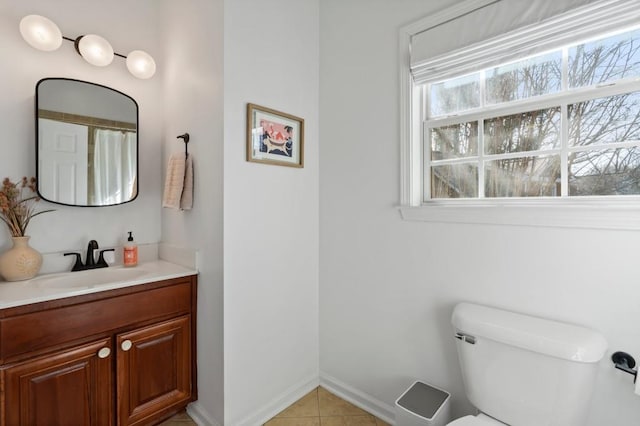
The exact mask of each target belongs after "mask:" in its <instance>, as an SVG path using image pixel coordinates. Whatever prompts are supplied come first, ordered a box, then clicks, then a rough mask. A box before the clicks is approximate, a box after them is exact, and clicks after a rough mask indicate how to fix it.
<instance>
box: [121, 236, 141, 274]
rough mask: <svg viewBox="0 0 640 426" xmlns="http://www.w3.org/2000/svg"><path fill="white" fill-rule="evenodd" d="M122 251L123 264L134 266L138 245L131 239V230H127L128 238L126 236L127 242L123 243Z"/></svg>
mask: <svg viewBox="0 0 640 426" xmlns="http://www.w3.org/2000/svg"><path fill="white" fill-rule="evenodd" d="M122 252H123V255H124V259H123V261H122V263H123V264H124V266H136V265H137V264H138V245H137V244H136V243H135V242H134V241H133V235H131V231H129V238H127V243H126V244H125V245H124V247H123V250H122Z"/></svg>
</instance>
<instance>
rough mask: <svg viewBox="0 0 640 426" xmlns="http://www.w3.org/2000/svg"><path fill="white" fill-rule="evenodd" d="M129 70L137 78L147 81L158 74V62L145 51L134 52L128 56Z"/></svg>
mask: <svg viewBox="0 0 640 426" xmlns="http://www.w3.org/2000/svg"><path fill="white" fill-rule="evenodd" d="M127 69H128V70H129V72H130V73H131V74H133V75H134V76H135V77H138V78H141V79H147V78H151V77H153V75H154V74H155V73H156V62H155V61H154V60H153V58H152V57H151V55H149V54H148V53H147V52H145V51H143V50H134V51H133V52H131V53H129V54H128V55H127Z"/></svg>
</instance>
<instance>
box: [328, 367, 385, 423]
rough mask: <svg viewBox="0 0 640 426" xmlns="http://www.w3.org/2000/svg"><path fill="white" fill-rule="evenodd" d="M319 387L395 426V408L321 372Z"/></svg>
mask: <svg viewBox="0 0 640 426" xmlns="http://www.w3.org/2000/svg"><path fill="white" fill-rule="evenodd" d="M320 386H322V387H323V388H325V389H326V390H328V391H329V392H331V393H332V394H334V395H336V396H339V397H340V398H342V399H344V400H345V401H348V402H350V403H352V404H353V405H355V406H357V407H359V408H362V409H363V410H365V411H366V412H368V413H371V414H373V415H374V416H376V417H377V418H379V419H380V420H384V421H385V422H387V423H389V424H390V425H395V408H394V407H393V406H391V405H389V404H387V403H385V402H382V401H380V400H379V399H376V398H374V397H372V396H371V395H368V394H366V393H364V392H361V391H359V390H358V389H356V388H353V387H351V386H349V385H348V384H346V383H344V382H341V381H340V380H338V379H336V378H335V377H332V376H330V375H328V374H326V373H323V372H320Z"/></svg>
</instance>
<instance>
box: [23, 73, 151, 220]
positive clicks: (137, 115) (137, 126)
mask: <svg viewBox="0 0 640 426" xmlns="http://www.w3.org/2000/svg"><path fill="white" fill-rule="evenodd" d="M48 80H65V81H75V82H78V83H85V84H91V85H93V86H98V87H102V88H104V89H108V90H111V91H112V92H116V93H119V94H121V95H123V96H126V97H127V98H129V99H130V100H131V101H132V102H133V103H134V105H135V106H136V193H135V195H134V196H133V198H131V199H130V200H128V201H123V202H122V203H115V204H100V205H78V204H67V203H61V202H59V201H52V200H49V199H48V198H46V197H44V196H43V195H42V194H41V193H40V176H39V174H40V167H39V164H40V158H39V155H40V149H39V143H40V136H39V135H40V129H39V125H38V88H39V87H40V84H42V83H43V82H45V81H48ZM34 109H35V131H36V133H35V141H36V147H35V148H36V173H35V174H36V190H37V193H38V196H39V197H40V198H41V199H43V200H45V201H47V202H49V203H53V204H58V205H63V206H69V207H113V206H120V205H123V204H128V203H130V202H132V201H135V200H136V199H137V198H138V195H139V194H140V107H139V106H138V103H137V102H136V100H135V99H133V98H132V97H131V96H129V95H127V94H126V93H123V92H121V91H119V90H116V89H114V88H112V87H109V86H104V85H102V84H98V83H93V82H90V81H84V80H77V79H73V78H65V77H45V78H43V79H41V80H39V81H38V82H37V83H36V94H35V107H34Z"/></svg>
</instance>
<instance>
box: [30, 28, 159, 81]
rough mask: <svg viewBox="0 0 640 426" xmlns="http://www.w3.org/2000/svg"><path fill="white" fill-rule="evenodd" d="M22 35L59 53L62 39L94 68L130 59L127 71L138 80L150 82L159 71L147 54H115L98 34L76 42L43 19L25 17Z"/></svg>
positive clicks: (81, 37)
mask: <svg viewBox="0 0 640 426" xmlns="http://www.w3.org/2000/svg"><path fill="white" fill-rule="evenodd" d="M20 33H21V34H22V38H24V40H25V41H26V42H27V43H29V45H31V46H32V47H34V48H35V49H38V50H43V51H52V50H57V49H58V48H59V47H60V45H61V43H62V40H67V41H70V42H72V43H73V45H74V48H75V50H76V52H77V53H78V55H80V56H82V57H83V58H84V60H85V61H87V62H89V63H90V64H92V65H95V66H101V67H102V66H107V65H109V64H110V63H111V62H112V61H113V57H114V56H119V57H120V58H123V59H125V60H126V65H127V69H128V70H129V72H130V73H131V74H132V75H133V76H135V77H137V78H140V79H148V78H151V77H153V75H154V74H155V72H156V63H155V61H154V59H153V57H152V56H151V55H149V54H148V53H147V52H144V51H142V50H134V51H132V52H130V53H129V55H122V54H120V53H117V52H114V51H113V48H112V47H111V44H110V43H109V42H108V41H107V40H106V39H104V38H102V37H100V36H98V35H95V34H86V35H81V36H78V37H76V38H75V39H74V38H70V37H65V36H64V35H62V33H61V32H60V29H59V28H58V26H57V25H56V24H55V23H54V22H52V21H51V20H49V19H47V18H45V17H43V16H39V15H28V16H25V17H24V18H22V20H21V21H20Z"/></svg>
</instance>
